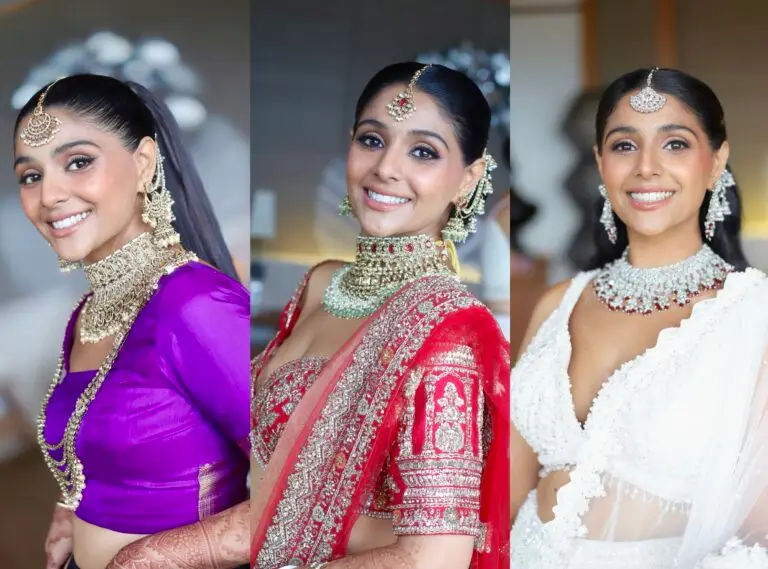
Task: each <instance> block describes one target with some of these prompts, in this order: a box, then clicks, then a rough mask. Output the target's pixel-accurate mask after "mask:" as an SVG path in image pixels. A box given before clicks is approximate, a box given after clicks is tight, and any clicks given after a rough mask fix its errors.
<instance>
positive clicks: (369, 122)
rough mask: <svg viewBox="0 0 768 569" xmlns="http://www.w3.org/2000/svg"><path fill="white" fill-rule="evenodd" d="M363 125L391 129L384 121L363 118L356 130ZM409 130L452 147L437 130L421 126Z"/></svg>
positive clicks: (411, 132)
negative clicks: (425, 128)
mask: <svg viewBox="0 0 768 569" xmlns="http://www.w3.org/2000/svg"><path fill="white" fill-rule="evenodd" d="M363 125H370V126H373V127H375V128H378V129H381V130H388V129H389V127H387V125H385V124H384V123H383V122H381V121H378V120H376V119H363V120H361V121H360V122H358V123H357V124H356V125H355V130H357V129H358V128H360V127H361V126H363ZM408 132H409V133H410V134H415V135H416V136H427V137H429V138H434V139H437V140H439V141H440V142H442V143H443V146H445V147H446V148H450V146H449V145H448V143H447V142H446V141H445V139H444V138H443V137H442V136H440V135H439V134H437V133H436V132H433V131H431V130H424V129H421V128H417V129H414V130H410V131H408Z"/></svg>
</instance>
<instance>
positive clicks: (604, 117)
mask: <svg viewBox="0 0 768 569" xmlns="http://www.w3.org/2000/svg"><path fill="white" fill-rule="evenodd" d="M650 72H651V70H650V69H636V70H635V71H631V72H629V73H626V74H624V75H622V76H621V77H619V78H618V79H616V80H615V81H614V82H613V83H611V84H610V85H609V86H608V88H607V89H606V90H605V91H604V92H603V95H602V97H601V98H600V103H599V104H598V108H597V117H596V118H595V135H596V144H597V150H598V152H599V153H601V154H602V151H603V137H604V135H605V127H606V124H607V123H608V118H609V117H610V116H611V114H612V113H613V111H614V109H615V108H616V105H617V104H618V102H619V101H620V100H621V99H622V98H623V97H624V96H625V95H627V94H629V93H631V92H633V91H637V90H639V89H641V88H643V87H645V84H646V80H647V78H648V74H649V73H650ZM652 87H653V88H654V90H656V91H658V92H660V93H665V94H667V95H670V96H672V97H675V98H676V99H677V100H678V101H680V102H681V103H683V104H684V105H685V106H686V107H688V109H689V110H690V111H691V112H692V113H693V114H695V115H696V117H697V118H698V120H699V124H700V125H701V128H702V130H703V131H704V132H705V133H706V135H707V138H708V139H709V144H710V147H711V148H712V150H713V151H716V150H718V149H720V147H721V146H722V145H723V142H725V141H726V140H727V138H728V136H727V132H726V128H725V115H724V113H723V107H722V105H721V104H720V101H719V99H718V98H717V95H715V93H714V91H712V89H710V87H709V86H708V85H706V84H705V83H704V82H703V81H700V80H699V79H696V78H695V77H692V76H691V75H688V74H686V73H683V72H682V71H678V70H676V69H659V70H658V71H656V73H654V74H653V83H652ZM726 168H727V169H728V170H729V171H730V166H726ZM711 199H712V193H711V192H706V195H705V197H704V201H703V203H702V204H701V208H700V209H699V230H700V231H701V234H702V238H703V236H704V219H705V217H706V214H707V210H708V208H709V202H710V200H711ZM726 199H727V200H728V204H729V205H730V208H731V215H729V216H727V217H726V218H725V221H723V222H719V223H717V224H716V226H715V235H714V237H713V238H712V241H711V242H709V246H710V247H711V248H712V250H713V251H715V252H716V253H717V254H718V255H720V256H721V257H722V258H723V259H725V260H726V261H727V262H728V263H730V264H731V265H733V266H734V267H736V269H737V270H744V269H746V268H747V267H748V266H749V263H748V262H747V259H746V257H745V256H744V252H743V250H742V248H741V239H740V233H741V200H740V198H739V192H738V187H737V186H732V187H730V188H728V189H727V191H726ZM604 201H605V200H604V199H603V198H602V197H601V198H600V199H598V201H597V204H596V209H595V217H594V220H595V221H594V235H595V244H596V246H597V254H596V255H595V257H594V258H593V259H592V261H591V263H590V266H591V267H590V268H598V267H601V266H603V265H605V264H606V263H609V262H611V261H614V260H616V259H618V258H619V257H620V256H621V254H622V253H623V252H624V249H625V248H626V247H627V227H626V225H625V224H624V222H623V221H621V220H620V219H619V218H618V217H617V216H614V219H615V223H616V231H617V239H616V243H615V244H613V243H611V242H610V241H609V240H608V236H607V235H606V233H605V230H604V228H603V226H602V225H601V224H600V222H599V221H598V220H599V218H600V212H601V211H602V208H603V203H604Z"/></svg>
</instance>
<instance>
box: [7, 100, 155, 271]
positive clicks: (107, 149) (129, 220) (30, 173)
mask: <svg viewBox="0 0 768 569" xmlns="http://www.w3.org/2000/svg"><path fill="white" fill-rule="evenodd" d="M46 111H47V112H48V113H50V114H51V115H53V116H55V117H57V118H59V119H60V120H61V127H60V131H59V133H58V134H56V136H55V137H54V139H53V140H52V141H51V142H49V143H48V144H46V145H44V146H40V147H37V148H32V147H29V146H27V145H26V144H24V142H23V141H22V140H21V139H20V137H19V133H16V139H15V163H14V170H15V174H16V177H17V179H18V180H19V186H20V190H19V195H20V198H21V205H22V207H23V209H24V213H25V214H26V216H27V218H29V220H30V221H31V222H32V224H33V225H34V226H35V227H36V228H37V230H38V231H39V232H40V234H41V235H42V236H43V237H44V238H45V239H46V240H47V241H48V242H49V243H50V244H51V246H52V247H53V249H54V250H55V251H56V253H57V254H58V255H59V257H60V258H62V259H63V260H65V261H85V262H86V263H92V262H95V261H98V260H100V259H102V258H104V257H106V256H107V255H109V254H110V253H112V252H114V251H115V250H117V249H119V248H120V247H122V246H123V245H124V244H125V243H127V242H128V241H130V240H131V239H133V238H134V237H136V236H138V235H139V234H140V233H142V232H144V231H146V230H147V227H146V226H145V225H144V224H143V223H142V221H141V204H142V195H141V192H143V191H144V190H145V184H146V181H147V180H149V179H151V175H152V174H151V173H152V172H154V165H155V146H154V141H153V140H152V139H151V138H146V139H144V140H142V141H141V143H140V144H139V146H138V148H137V149H136V150H135V151H130V150H128V149H126V147H125V146H124V145H123V141H122V139H121V138H119V137H118V136H116V135H115V134H113V133H110V132H107V131H105V130H103V129H100V128H98V127H97V126H96V125H94V124H93V123H92V122H89V121H88V120H86V119H84V118H83V117H81V116H78V115H75V114H72V113H70V112H67V111H66V110H64V109H60V108H49V109H46ZM26 122H27V119H26V118H24V119H22V121H21V123H20V129H19V130H21V129H23V128H24V126H26Z"/></svg>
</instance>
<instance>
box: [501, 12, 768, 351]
mask: <svg viewBox="0 0 768 569" xmlns="http://www.w3.org/2000/svg"><path fill="white" fill-rule="evenodd" d="M766 29H768V2H751V1H750V0H731V1H730V2H720V1H718V0H644V1H642V2H616V1H615V0H511V2H510V61H511V69H512V73H511V76H512V80H511V85H510V109H511V112H510V135H511V160H512V169H513V176H512V185H513V187H514V193H515V194H516V195H519V196H520V198H521V200H522V201H521V202H520V205H519V206H518V207H517V209H515V208H514V207H513V212H512V216H513V219H514V218H515V215H516V213H517V215H522V214H523V213H524V212H525V211H528V212H529V213H530V211H531V207H534V208H535V210H533V211H534V214H533V216H532V217H531V216H530V215H528V216H527V217H528V218H529V220H528V221H527V222H526V223H524V224H522V225H519V224H518V226H516V227H515V226H514V222H513V232H517V233H518V237H519V238H518V241H517V247H515V249H516V253H517V255H518V257H519V262H517V263H514V262H513V271H512V272H513V275H512V284H511V286H512V289H511V290H512V297H511V310H512V344H513V346H512V349H513V353H516V351H517V347H519V342H520V340H521V337H522V335H523V333H524V329H525V327H526V325H527V322H528V319H529V317H530V312H531V310H532V308H533V306H534V304H535V302H536V300H537V299H538V297H539V296H540V294H541V293H542V292H543V290H544V289H545V288H546V286H547V285H548V284H551V283H554V282H556V281H559V280H562V279H564V278H567V277H569V276H571V275H573V273H574V272H575V271H577V270H579V269H580V268H581V267H583V266H584V263H585V261H586V260H587V259H588V258H589V257H590V255H591V254H592V251H593V249H592V239H591V234H590V228H591V226H592V223H593V219H592V210H593V207H594V202H595V200H596V199H597V196H598V190H597V187H598V184H599V183H600V180H599V176H598V173H597V169H596V167H595V165H594V159H593V157H592V145H593V144H594V117H595V114H596V109H597V101H598V99H599V96H600V93H601V91H602V89H603V88H604V87H606V86H607V85H608V84H609V83H610V82H611V81H612V80H613V79H615V78H616V77H618V76H619V75H621V74H622V73H625V72H627V71H631V70H632V69H636V68H638V67H652V66H654V65H658V66H660V67H676V68H679V69H681V70H683V71H685V72H687V73H690V74H692V75H695V76H696V77H698V78H699V79H702V80H703V81H704V82H706V83H707V84H709V85H710V86H711V87H712V88H713V89H714V91H715V93H716V94H717V95H718V97H719V98H720V101H721V102H722V104H723V107H724V109H725V116H726V123H727V127H728V135H729V139H730V144H731V160H730V163H731V165H732V167H733V170H734V175H735V177H736V180H737V183H738V185H739V188H740V191H741V196H742V200H743V203H744V220H743V221H744V225H743V240H744V248H745V251H746V254H747V258H748V259H749V260H750V262H751V263H752V264H753V265H754V266H756V267H758V268H760V269H762V270H766V269H767V268H768V136H766V131H768V112H766V110H765V93H766V91H767V90H768V67H766V66H765V63H764V61H763V60H762V58H761V57H760V56H758V55H757V54H759V53H762V50H763V48H768V36H767V35H766V34H765V30H766ZM514 256H515V253H513V258H514ZM516 268H517V270H516Z"/></svg>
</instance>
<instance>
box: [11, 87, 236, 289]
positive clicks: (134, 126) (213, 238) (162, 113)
mask: <svg viewBox="0 0 768 569" xmlns="http://www.w3.org/2000/svg"><path fill="white" fill-rule="evenodd" d="M47 87H48V86H47V85H46V86H45V87H43V88H42V89H40V91H38V92H37V93H36V94H35V95H34V96H33V97H32V98H31V99H30V100H29V101H28V102H27V103H26V104H25V105H24V106H23V107H22V109H21V110H20V111H19V114H18V116H17V118H16V124H15V126H14V135H15V134H16V133H17V132H18V129H19V126H20V125H21V121H22V120H23V119H24V117H26V116H28V115H29V114H30V113H31V112H32V111H33V110H34V108H35V105H37V102H38V100H39V98H40V95H41V94H42V93H43V92H44V91H45V89H46V88H47ZM45 105H46V107H59V108H63V109H66V110H67V111H69V112H71V113H74V114H76V115H79V116H82V117H83V118H84V119H87V120H89V121H92V122H93V123H94V124H96V125H97V126H98V127H99V128H102V129H104V130H105V131H107V132H111V133H113V134H114V135H115V136H118V137H119V138H120V139H121V140H122V142H123V145H124V146H125V148H126V149H128V150H129V151H134V150H136V148H137V147H138V145H139V142H140V141H141V140H142V139H143V138H144V137H147V136H149V137H152V138H155V137H156V138H157V142H158V144H159V147H160V152H161V153H162V155H163V157H164V159H165V163H164V165H165V181H166V187H167V188H168V191H170V193H171V196H172V197H173V201H174V202H176V203H175V206H174V214H175V216H176V220H175V221H174V223H173V226H174V228H175V229H176V231H178V233H179V235H180V236H181V243H182V245H183V246H184V247H185V248H186V249H188V250H190V251H193V252H194V253H196V254H197V255H198V256H199V257H200V259H202V260H203V261H205V262H207V263H209V264H211V265H213V266H214V267H216V268H217V269H219V270H220V271H222V272H223V273H225V274H227V275H229V276H230V277H232V278H234V279H237V278H238V276H237V272H236V271H235V266H234V263H233V261H232V257H231V255H230V253H229V250H228V249H227V245H226V243H225V241H224V237H223V235H222V233H221V228H220V227H219V223H218V221H217V220H216V216H215V215H214V213H213V208H212V206H211V202H210V200H209V198H208V195H207V194H206V192H205V188H204V187H203V182H202V180H201V179H200V175H199V173H198V172H197V169H196V168H195V164H194V162H193V160H192V157H191V156H190V154H189V152H188V151H187V150H186V148H184V146H183V144H182V143H181V130H180V129H179V125H178V123H177V122H176V119H175V118H174V117H173V115H172V114H171V112H170V110H169V109H168V107H167V106H166V105H165V103H163V102H162V101H161V100H159V99H158V98H157V97H155V95H153V94H152V93H151V92H150V91H149V90H148V89H146V88H144V87H143V86H141V85H139V84H138V83H130V82H123V81H120V80H118V79H115V78H113V77H107V76H104V75H89V74H83V75H72V76H70V77H66V78H64V79H60V80H59V81H58V82H57V83H56V84H55V85H53V87H51V89H50V91H48V94H47V95H46V97H45Z"/></svg>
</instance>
